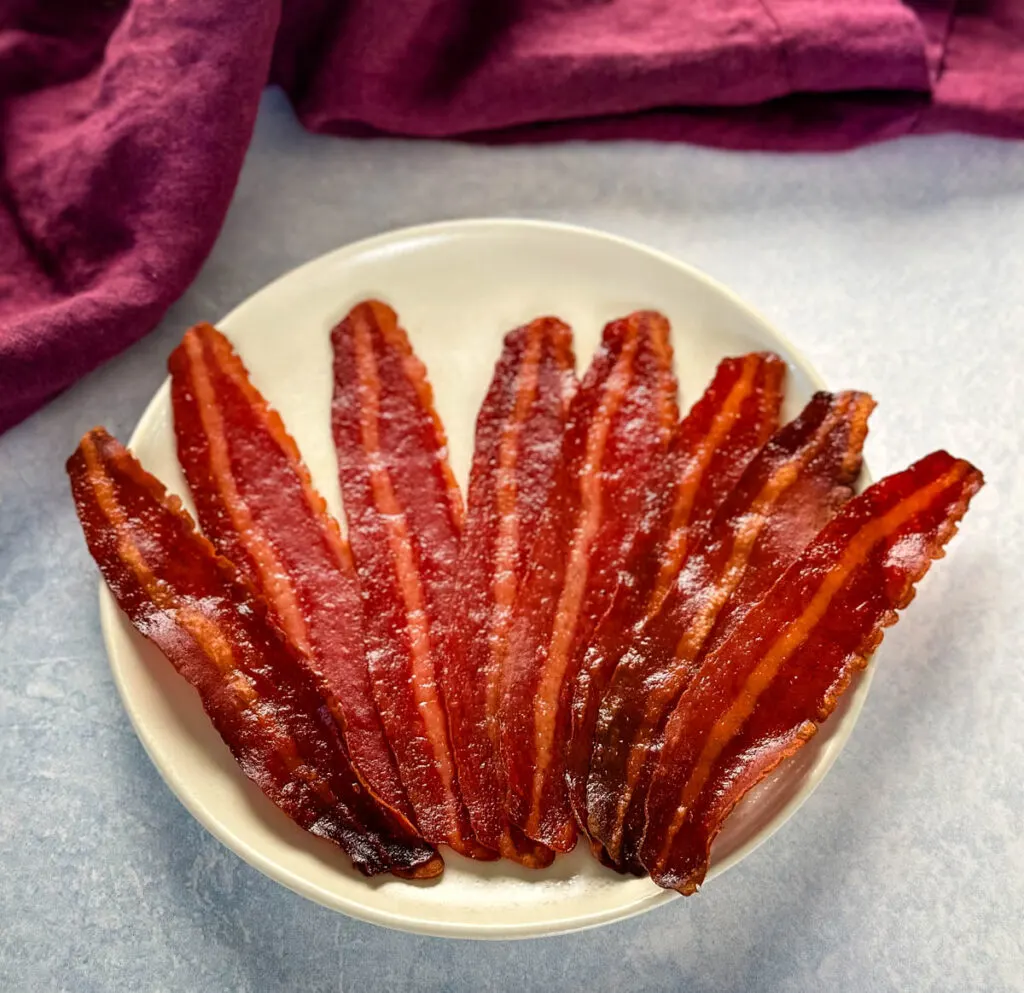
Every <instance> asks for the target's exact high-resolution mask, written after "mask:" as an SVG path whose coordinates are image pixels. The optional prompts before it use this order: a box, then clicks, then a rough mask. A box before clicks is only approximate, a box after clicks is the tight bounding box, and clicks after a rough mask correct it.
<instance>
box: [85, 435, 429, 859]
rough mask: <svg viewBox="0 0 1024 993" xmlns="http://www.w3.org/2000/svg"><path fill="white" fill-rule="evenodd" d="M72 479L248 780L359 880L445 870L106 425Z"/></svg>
mask: <svg viewBox="0 0 1024 993" xmlns="http://www.w3.org/2000/svg"><path fill="white" fill-rule="evenodd" d="M68 475H69V476H70V478H71V488H72V493H73V495H74V499H75V505H76V507H77V510H78V516H79V519H80V520H81V523H82V530H83V531H84V532H85V538H86V542H87V543H88V545H89V551H90V552H91V553H92V555H93V558H94V559H95V560H96V562H97V564H98V565H99V567H100V570H101V572H102V573H103V576H104V578H105V579H106V581H107V584H108V586H109V587H110V590H111V592H112V593H113V594H114V597H115V599H116V600H117V602H118V604H119V605H120V607H121V609H122V610H124V611H125V613H126V614H127V615H128V617H129V619H130V620H131V622H132V623H133V624H134V625H135V627H136V628H137V629H138V630H139V631H140V633H142V634H143V635H144V636H145V637H147V638H148V639H149V640H150V641H152V642H153V643H154V644H155V645H156V646H157V647H158V648H159V649H160V650H161V651H162V652H163V653H164V654H165V655H166V656H167V658H168V660H169V661H170V662H171V664H172V665H173V666H174V667H175V669H177V671H178V672H179V673H180V674H181V675H182V676H184V677H185V679H186V680H188V682H189V683H191V685H192V686H193V687H194V688H195V689H196V691H197V692H198V693H199V696H200V699H201V700H202V702H203V707H204V708H205V709H206V712H207V714H208V715H209V717H210V719H211V720H212V721H213V724H214V726H215V727H216V729H217V731H218V732H219V734H220V736H221V737H222V738H223V739H224V741H225V742H226V744H227V745H228V747H229V748H230V749H231V752H232V754H233V755H234V756H235V759H236V760H237V762H238V764H239V765H240V766H241V768H242V771H243V772H244V773H245V774H246V775H247V776H248V777H249V778H250V779H252V780H253V782H255V783H256V785H257V786H259V787H260V789H261V790H262V791H263V792H264V793H265V794H266V796H267V797H268V798H269V799H270V800H272V801H273V802H274V803H275V804H276V805H277V806H278V807H280V808H281V809H282V810H283V811H284V812H285V813H286V814H287V815H288V816H289V817H291V818H292V820H294V821H295V822H296V823H297V824H299V825H300V826H301V827H303V828H305V829H306V830H307V831H309V832H311V833H312V834H315V835H318V836H319V837H322V838H326V839H328V840H330V841H333V842H335V843H336V844H338V845H340V846H341V848H343V849H344V850H345V851H346V852H347V853H348V855H349V856H350V857H351V859H352V862H353V864H354V865H355V867H356V868H357V869H359V871H360V872H363V873H365V874H366V875H374V874H376V873H380V872H386V871H391V872H394V873H396V874H397V875H402V876H408V877H417V878H427V877H432V876H436V875H437V874H438V873H439V872H441V870H442V867H443V863H442V861H441V859H440V856H438V854H437V853H436V852H435V851H434V850H433V849H432V848H431V847H430V846H429V845H427V844H425V843H424V842H423V841H422V839H420V838H418V837H417V836H415V835H414V834H412V833H411V832H410V831H409V830H408V829H407V827H406V826H405V824H404V823H403V822H402V821H400V820H398V819H396V818H394V817H392V816H391V815H390V814H389V813H388V812H387V811H386V810H385V809H384V808H383V807H380V806H379V805H378V804H376V803H375V802H374V801H373V799H372V798H371V797H370V796H369V794H368V793H366V791H365V790H363V789H361V788H360V786H359V784H358V782H357V779H356V776H355V773H354V771H353V769H352V766H351V764H350V763H349V761H348V758H347V755H346V753H345V746H344V743H343V741H342V739H341V737H340V735H339V733H338V728H337V725H336V723H335V721H334V720H333V718H332V717H331V715H330V714H329V713H328V710H327V708H326V706H325V705H324V698H323V696H322V695H321V693H320V681H319V679H318V677H317V676H316V675H315V673H314V672H313V671H312V669H310V668H309V667H308V665H307V664H306V662H305V660H304V659H303V658H302V656H301V655H300V654H299V653H298V652H297V651H296V650H295V648H294V646H292V645H291V644H289V643H288V642H287V641H286V640H285V639H284V638H283V637H282V636H281V633H280V630H279V629H278V628H277V626H276V625H275V624H274V623H273V622H272V621H271V619H270V617H269V615H268V611H267V606H266V604H265V602H264V601H263V600H262V599H260V598H259V597H258V596H257V595H256V594H255V592H254V591H253V589H252V588H251V586H250V585H249V584H248V583H247V582H246V581H245V580H244V579H243V578H242V577H241V575H240V574H239V573H238V572H237V571H236V569H235V568H234V566H232V565H231V563H230V562H228V561H227V559H224V558H221V557H219V556H218V555H217V554H216V553H215V552H214V549H213V547H212V546H211V545H210V543H209V542H208V541H207V540H206V539H205V538H203V537H202V536H200V535H199V533H198V532H197V531H196V530H195V526H194V525H193V523H192V519H191V518H190V517H189V515H188V514H187V513H186V512H185V511H184V510H183V509H182V508H181V504H180V501H179V500H178V499H177V497H174V496H169V495H168V494H167V492H166V491H165V490H164V487H163V486H162V485H161V484H160V482H159V481H158V480H156V479H155V478H154V477H153V476H151V475H150V474H149V473H147V472H146V471H145V470H144V469H143V468H142V467H141V466H140V465H139V463H138V462H137V461H136V460H135V459H134V458H133V457H132V456H131V455H130V454H129V453H128V452H127V451H126V450H125V449H124V448H123V447H122V446H121V445H120V443H119V442H117V441H116V440H115V439H114V438H112V437H111V436H110V435H108V434H107V433H106V431H104V430H103V429H102V428H96V429H94V430H93V431H90V432H89V433H88V434H87V435H85V437H84V438H83V439H82V441H81V443H80V444H79V447H78V450H77V451H76V452H75V454H74V455H72V456H71V458H70V459H69V460H68Z"/></svg>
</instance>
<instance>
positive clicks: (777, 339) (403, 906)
mask: <svg viewBox="0 0 1024 993" xmlns="http://www.w3.org/2000/svg"><path fill="white" fill-rule="evenodd" d="M367 297H377V298H379V299H382V300H384V301H386V302H388V303H390V304H391V305H392V306H393V307H394V308H395V309H396V310H397V311H398V314H399V317H400V319H401V321H402V324H403V325H404V326H405V328H406V329H407V330H408V333H409V336H410V339H411V341H412V344H413V346H414V348H415V349H416V351H417V353H418V354H419V356H420V357H421V358H422V359H423V361H424V362H425V363H426V366H427V369H428V371H429V375H430V380H431V383H432V384H433V387H434V393H435V398H436V403H437V408H438V412H439V413H440V415H441V417H442V419H443V421H444V424H445V426H446V429H447V433H448V439H449V446H450V455H451V461H452V465H453V467H454V470H455V472H456V475H457V476H458V478H459V479H460V481H461V483H462V484H463V486H465V483H466V481H467V478H468V474H469V466H470V461H471V457H472V447H473V430H474V424H475V420H476V414H477V411H478V409H479V407H480V403H481V401H482V400H483V397H484V393H485V391H486V389H487V385H488V383H489V381H490V378H491V373H492V371H493V367H494V363H495V361H496V359H497V358H498V354H499V351H500V349H501V342H502V336H503V335H504V333H505V332H506V331H508V330H509V329H511V328H513V327H516V326H517V325H519V324H523V323H525V322H527V321H528V320H530V319H531V318H533V317H536V316H539V315H541V314H556V315H558V316H559V317H561V318H563V319H564V320H566V321H567V322H568V323H569V324H571V325H572V327H573V330H574V333H575V342H576V354H577V363H578V367H579V368H580V370H582V369H583V368H585V366H586V363H587V362H588V361H589V359H590V356H591V354H592V352H593V350H594V348H595V347H596V345H597V342H598V340H599V337H600V333H601V329H602V327H603V325H604V324H605V323H606V322H607V321H609V320H611V319H612V318H615V317H620V316H622V315H624V314H627V313H629V312H631V311H633V310H637V309H640V308H654V309H657V310H660V311H662V312H663V313H664V314H665V315H666V316H667V317H668V318H669V320H670V321H671V323H672V337H673V345H674V347H675V356H676V372H677V374H678V377H679V384H680V401H681V405H682V408H683V409H684V410H685V409H686V408H687V407H688V406H689V405H690V404H691V403H692V402H693V401H694V400H695V399H696V398H697V397H699V396H700V394H701V392H702V391H703V389H704V387H705V385H706V384H707V382H708V381H709V380H710V379H711V376H712V374H713V372H714V369H715V366H716V365H717V363H718V361H719V360H720V359H721V358H723V357H724V356H726V355H736V354H742V353H744V352H750V351H758V350H765V349H768V350H772V351H775V352H778V353H779V354H780V355H781V356H782V357H783V358H784V359H785V360H786V362H787V363H788V366H789V371H788V380H787V389H786V404H785V407H784V408H783V415H784V417H785V418H787V419H788V418H789V417H792V416H793V415H795V414H796V413H797V412H798V411H799V410H800V408H801V407H802V406H803V405H804V403H805V402H806V401H807V400H808V399H809V398H810V396H811V394H812V393H813V392H814V391H815V390H817V389H821V388H822V383H821V380H820V378H819V377H818V376H817V374H816V373H815V372H814V370H813V369H812V368H811V367H810V365H809V364H808V363H807V361H806V360H805V359H804V358H803V357H802V356H801V355H800V354H799V353H798V352H797V351H796V350H795V349H794V348H793V346H792V345H790V344H789V342H787V341H786V340H785V339H784V338H783V337H782V336H781V335H779V334H778V332H776V331H775V330H774V329H773V328H772V327H771V326H770V325H769V324H767V323H766V322H765V321H764V319H763V318H761V317H759V316H758V315H757V314H756V313H754V312H753V311H752V310H750V308H748V307H747V306H746V305H745V304H743V303H742V302H741V301H740V300H739V299H737V298H736V297H735V296H734V295H733V294H732V293H730V292H729V291H728V290H727V289H725V288H724V287H722V286H720V285H719V284H717V283H715V282H714V281H713V280H711V279H709V278H708V277H707V276H704V275H703V274H701V273H700V272H698V271H697V270H695V269H693V268H691V267H689V266H687V265H685V264H683V263H682V262H679V261H677V260H675V259H673V258H670V257H669V256H667V255H664V254H661V253H659V252H656V251H653V250H652V249H649V248H645V247H643V246H641V245H638V244H635V243H632V242H629V241H626V240H623V239H621V238H617V237H613V236H610V235H607V234H602V233H599V232H596V231H589V230H585V229H582V228H574V227H568V226H565V225H559V224H550V223H542V222H534V221H519V220H479V221H456V222H450V223H442V224H433V225H427V226H424V227H417V228H409V229H406V230H402V231H396V232H393V233H391V234H385V235H381V236H379V237H376V238H371V239H369V240H367V241H361V242H358V243H356V244H354V245H349V246H347V247H345V248H341V249H338V250H337V251H334V252H330V253H328V254H327V255H323V256H321V257H320V258H318V259H315V260H313V261H312V262H309V263H307V264H306V265H303V266H301V267H299V268H298V269H295V270H293V271H292V272H290V273H288V274H287V275H285V276H282V277H281V278H280V279H278V280H276V281H275V282H273V283H271V284H270V285H269V286H266V287H264V288H263V289H262V290H260V291H259V292H258V293H256V294H255V295H253V296H252V297H250V298H249V299H248V300H247V301H246V302H245V303H243V304H241V306H239V307H237V308H235V310H233V311H232V312H231V313H230V314H228V315H227V317H225V318H223V319H222V320H221V321H219V322H218V326H219V327H220V329H221V330H222V331H224V333H225V334H227V336H228V337H229V338H230V339H231V340H232V342H233V343H234V344H235V346H236V348H237V349H238V351H239V353H240V355H241V357H242V359H243V360H244V361H245V363H246V364H247V366H248V368H249V371H250V373H251V375H252V379H253V381H254V383H255V384H256V386H257V387H258V388H259V389H260V390H261V391H262V392H263V394H264V395H265V396H266V397H267V399H268V400H269V402H270V403H272V404H273V405H274V406H275V407H276V408H277V409H278V410H279V411H280V413H281V415H282V417H283V418H284V421H285V423H286V425H287V426H288V428H289V430H290V432H291V434H292V435H293V436H294V437H295V439H296V441H297V442H298V445H299V448H300V449H301V451H302V454H303V456H304V458H305V461H306V463H307V465H308V466H309V469H310V471H311V473H312V475H313V480H314V482H315V483H316V485H317V486H318V487H319V489H320V492H321V493H322V494H323V495H324V496H325V497H326V499H327V502H328V505H329V506H330V508H331V510H332V511H333V512H334V513H335V514H340V512H341V497H340V494H339V488H338V481H337V466H336V461H335V455H334V447H333V443H332V440H331V431H330V419H329V406H330V399H331V389H332V373H331V350H330V341H329V332H330V329H331V327H332V326H333V325H334V324H335V323H336V322H337V321H338V320H340V319H341V318H342V317H343V316H344V315H345V313H346V312H347V311H348V310H349V308H350V307H351V306H352V305H353V304H355V303H356V302H358V301H359V300H362V299H365V298H367ZM211 316H213V315H211ZM182 330H183V331H184V328H183V329H182ZM130 446H131V448H132V450H133V451H134V452H135V453H136V455H137V456H138V457H139V458H140V459H141V461H142V463H143V465H144V466H145V467H146V468H147V469H148V470H149V471H150V472H153V473H155V474H156V475H157V476H158V477H159V478H160V479H162V480H163V481H165V482H166V483H167V485H168V488H169V489H170V490H172V491H174V492H176V493H178V494H180V495H181V496H182V497H183V499H184V500H185V503H186V505H187V506H188V507H189V509H191V508H192V504H191V501H190V500H189V498H188V495H187V494H188V489H187V487H186V485H185V481H184V478H183V476H182V473H181V470H180V468H179V466H178V461H177V457H176V454H175V442H174V431H173V425H172V415H171V406H170V391H169V385H168V384H167V383H165V384H164V385H163V386H162V387H161V388H160V389H159V390H158V391H157V393H156V395H155V396H154V397H153V400H152V402H151V403H150V404H149V406H148V407H147V409H146V412H145V413H144V414H143V416H142V419H141V420H140V421H139V424H138V426H137V427H136V429H135V432H134V434H133V435H132V437H131V441H130ZM100 616H101V620H102V625H103V633H104V638H105V640H106V645H107V651H108V654H109V656H110V664H111V668H112V669H113V673H114V679H115V681H116V683H117V686H118V689H119V691H120V693H121V697H122V700H123V701H124V705H125V708H126V709H127V711H128V714H129V716H130V717H131V720H132V723H133V724H134V726H135V730H136V732H137V733H138V736H139V738H140V740H141V741H142V743H143V745H144V746H145V748H146V751H147V752H148V753H149V756H150V758H151V759H152V760H153V762H154V764H155V765H156V767H157V769H158V770H159V771H160V774H161V775H162V776H163V778H164V779H165V780H166V782H167V784H168V785H169V786H170V788H171V789H172V790H173V791H174V793H175V794H176V795H177V796H178V798H179V799H180V800H181V801H182V803H184V804H185V806H186V807H187V808H188V810H189V811H190V812H191V813H192V814H193V815H194V816H195V817H196V818H197V819H198V820H199V821H200V823H202V824H203V826H204V827H206V828H207V830H209V831H210V832H211V833H212V834H213V835H214V836H215V837H217V838H218V839H219V840H220V841H222V842H223V843H224V844H225V845H227V846H228V847H229V848H230V849H232V850H233V851H234V852H236V853H237V854H238V855H240V856H241V857H242V858H243V859H245V860H246V861H247V862H248V863H249V864H250V865H252V866H254V867H255V868H257V869H259V870H260V871H261V872H264V873H266V874H267V875H268V876H270V877H271V878H272V879H274V880H276V881H277V882H279V883H281V884H283V885H284V886H287V887H288V888H289V889H291V890H294V891H295V892H297V893H300V894H302V895H303V896H306V897H309V898H310V899H312V900H316V901H317V902H318V903H321V904H323V905H324V906H327V907H330V908H332V909H333V910H337V911H341V912H342V913H345V914H348V915H350V916H352V917H357V918H361V919H363V920H366V921H371V922H373V923H375V924H381V925H384V926H387V927H392V928H400V929H402V930H406V931H413V932H417V933H421V934H433V935H443V936H448V937H459V938H518V937H530V936H536V935H543V934H557V933H561V932H566V931H572V930H577V929H581V928H587V927H594V926H596V925H600V924H605V923H608V922H610V921H615V920H621V919H622V918H625V917H629V916H631V915H633V914H638V913H641V912H642V911H645V910H650V909H651V908H653V907H657V906H659V905H661V904H663V903H665V902H667V901H668V900H671V899H674V898H676V894H674V893H672V892H669V891H665V890H660V889H658V887H656V886H655V885H654V884H653V883H652V882H650V881H649V880H647V879H636V878H633V877H627V876H619V875H617V874H616V873H614V872H612V871H611V870H609V869H606V868H603V867H602V866H601V865H599V864H598V863H597V862H596V861H595V860H594V859H592V858H591V857H590V855H589V853H588V851H587V846H586V844H585V843H581V844H579V845H578V846H577V849H576V851H574V852H573V853H572V854H570V855H567V856H562V857H560V858H558V859H557V860H556V862H555V864H554V865H553V866H551V867H550V868H549V869H545V870H541V871H535V870H529V869H524V868H521V867H520V866H517V865H514V864H513V863H511V862H508V861H501V862H493V863H481V862H472V861H470V860H468V859H464V858H462V857H460V856H458V855H455V854H454V853H453V852H451V851H450V850H449V849H444V850H443V851H444V856H445V861H446V864H447V868H446V870H445V872H444V874H443V876H442V877H441V878H440V880H437V881H431V882H416V883H411V882H406V881H402V880H398V879H396V878H394V877H391V876H386V877H378V878H375V879H371V880H368V879H366V878H364V877H363V876H361V875H360V874H359V873H357V872H356V871H355V870H354V869H353V868H352V867H351V865H350V864H349V863H348V860H347V858H346V857H345V856H344V854H343V853H342V852H341V851H340V850H339V849H338V848H337V847H335V846H333V845H331V844H329V843H327V842H324V841H321V840H319V839H317V838H314V837H313V836H312V835H309V834H307V833H306V832H304V831H302V830H301V829H300V828H299V827H297V826H296V825H295V824H293V823H292V822H291V821H290V820H289V819H288V818H287V817H286V816H285V815H284V814H283V813H282V812H281V811H279V810H278V809H277V808H276V807H275V806H274V805H273V804H272V803H271V802H270V801H269V800H268V799H267V798H266V797H264V795H263V794H262V793H261V792H260V791H259V789H258V788H257V787H256V786H255V785H254V784H252V783H251V782H249V780H247V779H246V778H245V776H244V775H243V773H242V772H241V771H240V770H239V768H238V766H237V765H236V764H235V762H234V760H233V759H232V757H231V754H230V752H229V751H228V749H227V747H226V746H225V745H224V744H223V742H222V741H221V740H220V738H219V737H218V735H217V733H216V732H215V731H214V729H213V726H212V725H211V724H210V722H209V721H208V720H207V718H206V716H205V714H204V712H203V709H202V706H201V705H200V702H199V698H198V697H197V696H196V694H195V692H194V691H193V690H192V689H191V688H190V687H189V686H188V684H187V683H186V682H185V681H184V680H183V679H181V678H180V677H179V676H178V675H177V674H176V673H175V671H174V670H173V669H172V668H171V666H170V665H168V664H167V662H166V661H165V660H164V659H163V658H162V657H161V656H160V653H159V651H158V650H157V649H156V648H154V647H153V646H152V645H151V644H149V643H148V642H147V641H145V639H143V638H142V636H141V635H139V634H137V633H136V632H135V630H134V629H133V628H132V626H131V624H130V623H129V622H128V620H127V619H126V618H125V617H124V616H123V615H122V614H121V612H120V611H119V610H118V608H117V606H116V604H115V602H114V599H113V597H112V596H111V595H110V593H109V592H108V591H107V589H106V586H104V585H101V590H100ZM871 671H872V670H871V668H870V667H869V668H868V670H867V671H866V672H865V673H864V674H863V675H862V676H861V677H860V678H859V680H858V682H857V685H856V686H855V687H854V688H853V689H852V690H851V692H849V693H848V694H846V696H845V697H844V698H843V700H842V702H841V704H840V706H839V708H838V710H837V711H836V713H835V714H834V715H833V716H832V717H831V718H830V719H829V720H828V721H827V722H826V723H825V724H824V725H823V726H822V728H821V731H820V732H819V733H818V734H817V735H816V736H815V738H814V739H813V740H812V741H811V743H810V744H809V745H808V746H807V747H806V748H804V749H802V750H801V751H800V752H799V753H798V755H797V757H796V758H795V759H794V760H791V761H789V762H787V763H784V764H783V765H782V766H781V767H780V768H779V769H778V770H777V771H776V772H775V773H774V774H773V775H772V776H771V777H769V778H768V779H767V780H766V781H765V782H764V783H762V784H761V785H760V786H759V787H758V788H757V789H756V790H754V791H753V792H752V793H751V794H749V795H748V796H747V797H746V798H745V799H744V800H743V801H742V803H741V804H740V806H739V807H737V808H736V810H735V811H734V812H733V814H732V816H731V817H730V818H729V820H728V821H727V823H726V826H725V828H724V829H723V831H722V833H721V835H720V836H719V838H718V839H717V841H716V843H715V846H714V849H713V852H712V860H711V868H710V871H709V873H708V876H707V881H708V882H711V883H712V885H713V882H712V881H713V880H714V877H715V876H717V875H719V874H720V873H722V872H724V871H725V870H726V869H728V868H730V867H731V866H733V865H735V864H736V863H737V862H739V861H740V860H741V859H742V858H744V856H746V855H748V854H749V853H750V852H751V851H752V850H753V849H754V848H755V847H757V845H759V844H760V843H761V842H763V841H764V840H766V839H767V838H768V837H770V836H771V835H772V834H773V833H774V832H775V831H776V830H777V829H778V828H779V827H780V826H781V825H782V823H783V822H784V821H785V820H786V819H787V818H789V817H790V816H791V815H792V814H793V813H794V812H795V811H796V810H797V808H798V807H799V806H800V805H801V803H803V801H804V800H806V799H807V797H808V796H809V795H810V793H811V792H812V791H813V790H814V788H815V786H817V784H818V783H819V782H820V781H821V779H822V778H823V777H824V775H825V773H826V772H827V771H828V769H829V767H830V766H831V765H832V763H833V761H834V760H835V758H836V756H837V755H838V753H839V751H840V750H841V749H842V747H843V744H844V743H845V741H846V739H847V737H848V736H849V734H850V732H851V730H852V729H853V725H854V723H855V721H856V719H857V715H858V713H859V711H860V709H861V706H862V705H863V702H864V699H865V697H866V695H867V691H868V685H869V682H870V678H871ZM693 899H699V896H697V897H694V898H693Z"/></svg>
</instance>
